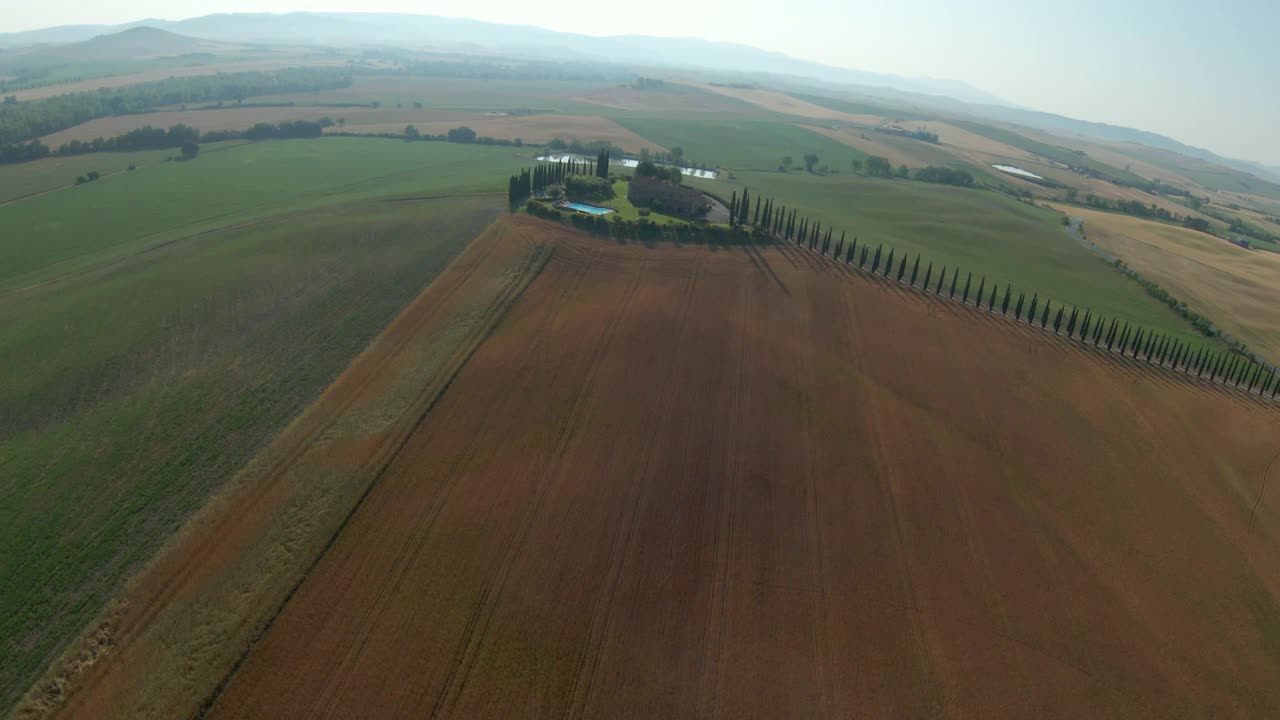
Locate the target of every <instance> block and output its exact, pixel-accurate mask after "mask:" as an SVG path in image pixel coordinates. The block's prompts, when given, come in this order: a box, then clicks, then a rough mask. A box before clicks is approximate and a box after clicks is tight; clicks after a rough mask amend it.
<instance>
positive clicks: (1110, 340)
mask: <svg viewBox="0 0 1280 720" xmlns="http://www.w3.org/2000/svg"><path fill="white" fill-rule="evenodd" d="M1115 339H1116V319H1115V318H1111V329H1110V330H1107V349H1108V350H1110V349H1111V343H1113V342H1115Z"/></svg>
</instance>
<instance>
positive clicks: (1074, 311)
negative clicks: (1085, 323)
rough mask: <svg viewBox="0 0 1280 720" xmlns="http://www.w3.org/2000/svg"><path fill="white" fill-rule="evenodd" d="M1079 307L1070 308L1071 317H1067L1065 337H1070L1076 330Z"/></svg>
mask: <svg viewBox="0 0 1280 720" xmlns="http://www.w3.org/2000/svg"><path fill="white" fill-rule="evenodd" d="M1079 313H1080V310H1079V308H1075V307H1073V308H1071V317H1070V318H1068V319H1067V337H1071V336H1072V335H1074V334H1075V331H1076V318H1077V317H1078V316H1079Z"/></svg>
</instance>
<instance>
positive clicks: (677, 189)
mask: <svg viewBox="0 0 1280 720" xmlns="http://www.w3.org/2000/svg"><path fill="white" fill-rule="evenodd" d="M627 199H628V200H630V201H631V204H632V205H635V206H636V207H649V208H653V209H654V210H659V211H661V212H664V213H669V214H673V215H701V214H702V213H704V212H706V211H707V207H708V204H707V200H706V198H704V197H703V196H702V193H701V192H699V191H697V190H694V189H693V188H688V187H685V186H683V185H677V184H675V183H671V182H667V181H666V180H655V179H653V178H647V177H641V176H636V177H635V178H633V179H632V180H631V186H630V187H629V188H628V189H627Z"/></svg>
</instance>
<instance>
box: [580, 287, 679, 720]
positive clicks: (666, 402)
mask: <svg viewBox="0 0 1280 720" xmlns="http://www.w3.org/2000/svg"><path fill="white" fill-rule="evenodd" d="M700 265H701V263H699V265H698V266H697V267H695V268H694V270H693V273H692V274H691V275H690V277H689V278H688V279H687V282H686V285H685V287H684V292H683V296H682V301H683V302H682V303H681V308H680V320H679V322H678V325H677V330H676V333H675V337H676V350H675V352H673V353H670V354H668V355H667V360H668V362H667V363H666V366H665V367H666V372H665V373H664V375H670V374H671V373H670V370H671V369H672V368H679V367H682V366H683V363H682V359H683V356H684V355H685V354H686V343H685V337H686V332H687V330H688V327H689V316H690V312H691V310H692V308H693V298H694V293H695V289H696V287H697V284H698V280H699V275H700V274H701V267H700ZM678 387H679V383H676V382H667V383H665V388H664V389H665V392H663V394H662V396H661V397H660V398H659V399H658V403H657V405H656V407H655V408H654V410H653V411H652V412H651V413H650V414H649V418H648V420H649V421H648V422H646V423H645V425H646V427H645V428H644V432H643V433H642V437H643V438H644V440H643V444H642V446H641V448H640V458H641V460H640V463H639V471H638V473H637V478H636V481H634V482H632V483H631V492H630V493H629V497H628V500H627V503H626V506H627V507H628V508H629V509H630V513H624V518H625V522H623V523H622V524H621V525H620V526H619V528H618V531H617V532H615V533H614V536H613V540H612V542H611V545H610V549H609V561H608V565H607V568H608V569H607V570H606V572H605V578H606V580H605V587H606V588H607V590H605V592H604V594H603V597H600V595H599V594H597V596H596V597H595V598H594V599H593V601H592V608H591V612H590V616H591V620H590V622H589V624H588V631H587V641H586V643H585V644H584V646H583V651H582V653H581V654H580V656H579V659H578V663H577V670H576V672H575V673H574V680H573V685H572V687H571V689H570V692H569V697H570V705H569V709H568V711H567V712H566V717H568V718H573V719H575V720H580V719H581V718H582V717H583V714H584V713H585V712H586V708H587V707H589V706H590V704H591V699H592V697H593V691H594V689H595V687H596V675H597V673H598V672H599V667H600V656H601V655H603V654H604V647H603V645H604V643H605V641H606V640H607V639H608V637H609V631H610V629H611V628H612V626H613V617H614V600H615V598H616V597H617V593H618V585H619V584H620V583H621V581H622V577H623V576H624V574H625V573H623V570H624V569H625V568H626V564H627V558H628V557H630V556H631V552H630V551H631V545H632V541H633V539H634V532H635V528H636V525H637V524H638V519H639V515H640V511H641V509H642V508H643V507H644V505H645V500H647V498H648V496H649V490H650V489H651V487H652V485H653V470H652V468H653V460H654V456H655V455H656V453H657V451H658V443H656V442H655V441H654V437H655V435H657V434H658V433H659V432H660V431H661V429H662V428H663V427H664V426H665V425H666V424H667V421H668V419H669V418H670V416H671V408H672V406H673V405H674V404H675V395H676V390H677V388H678ZM584 675H585V679H586V683H585V684H583V683H582V680H583V677H584Z"/></svg>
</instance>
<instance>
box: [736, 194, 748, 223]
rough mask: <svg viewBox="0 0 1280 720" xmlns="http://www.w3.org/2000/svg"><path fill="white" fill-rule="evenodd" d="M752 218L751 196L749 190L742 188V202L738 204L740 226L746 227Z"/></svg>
mask: <svg viewBox="0 0 1280 720" xmlns="http://www.w3.org/2000/svg"><path fill="white" fill-rule="evenodd" d="M750 217H751V194H750V192H749V191H748V190H747V188H742V200H740V201H739V202H738V224H739V225H746V224H747V220H748V219H749V218H750Z"/></svg>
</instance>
